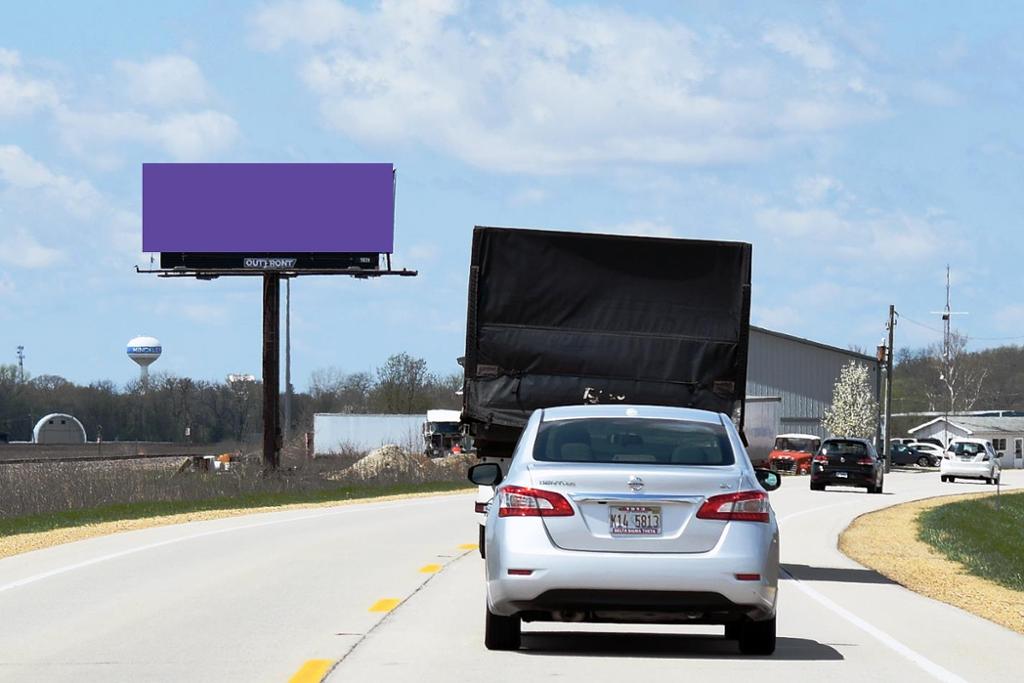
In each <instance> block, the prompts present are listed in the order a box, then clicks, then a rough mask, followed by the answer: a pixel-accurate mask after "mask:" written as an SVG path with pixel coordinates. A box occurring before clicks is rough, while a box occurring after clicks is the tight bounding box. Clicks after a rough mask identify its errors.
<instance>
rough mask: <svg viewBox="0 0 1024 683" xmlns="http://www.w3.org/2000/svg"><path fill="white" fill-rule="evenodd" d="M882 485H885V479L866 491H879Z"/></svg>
mask: <svg viewBox="0 0 1024 683" xmlns="http://www.w3.org/2000/svg"><path fill="white" fill-rule="evenodd" d="M884 486H885V480H884V479H883V480H882V483H880V484H879V485H878V486H872V487H871V488H869V489H868V491H869V492H871V493H881V492H882V488H883V487H884Z"/></svg>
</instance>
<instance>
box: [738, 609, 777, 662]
mask: <svg viewBox="0 0 1024 683" xmlns="http://www.w3.org/2000/svg"><path fill="white" fill-rule="evenodd" d="M739 641H740V642H739V644H740V652H742V653H743V654H745V655H770V654H772V653H773V652H775V617H772V618H771V619H766V620H764V621H751V620H749V619H748V620H746V621H744V622H743V624H742V625H741V626H740V638H739Z"/></svg>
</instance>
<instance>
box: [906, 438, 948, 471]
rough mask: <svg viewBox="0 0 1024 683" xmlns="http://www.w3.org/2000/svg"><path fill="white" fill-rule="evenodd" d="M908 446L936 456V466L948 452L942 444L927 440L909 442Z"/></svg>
mask: <svg viewBox="0 0 1024 683" xmlns="http://www.w3.org/2000/svg"><path fill="white" fill-rule="evenodd" d="M907 446H909V447H910V448H913V449H914V450H916V451H919V452H921V453H927V454H928V455H931V456H935V463H936V466H937V465H938V463H939V461H941V460H942V454H943V453H945V452H946V450H945V449H944V448H943V447H942V446H936V445H935V444H933V443H929V442H927V441H914V442H913V443H908V444H907Z"/></svg>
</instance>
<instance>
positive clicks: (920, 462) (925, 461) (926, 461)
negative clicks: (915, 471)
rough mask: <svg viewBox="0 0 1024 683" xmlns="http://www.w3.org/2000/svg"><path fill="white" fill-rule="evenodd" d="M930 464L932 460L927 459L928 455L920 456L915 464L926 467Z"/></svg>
mask: <svg viewBox="0 0 1024 683" xmlns="http://www.w3.org/2000/svg"><path fill="white" fill-rule="evenodd" d="M931 464H932V461H931V460H929V459H928V456H925V455H922V456H921V457H920V458H918V459H917V466H918V467H928V465H931Z"/></svg>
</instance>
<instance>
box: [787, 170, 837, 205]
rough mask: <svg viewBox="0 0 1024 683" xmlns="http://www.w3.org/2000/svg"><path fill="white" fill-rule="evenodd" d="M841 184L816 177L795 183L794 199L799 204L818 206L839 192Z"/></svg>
mask: <svg viewBox="0 0 1024 683" xmlns="http://www.w3.org/2000/svg"><path fill="white" fill-rule="evenodd" d="M842 189H843V184H842V183H841V182H839V181H838V180H836V179H835V178H830V177H829V176H825V175H816V176H811V177H809V178H802V179H800V180H798V181H797V183H796V197H797V201H799V202H800V203H801V204H820V203H821V202H823V201H825V200H827V199H830V198H832V197H834V196H835V195H836V194H838V193H839V192H841V191H842Z"/></svg>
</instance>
